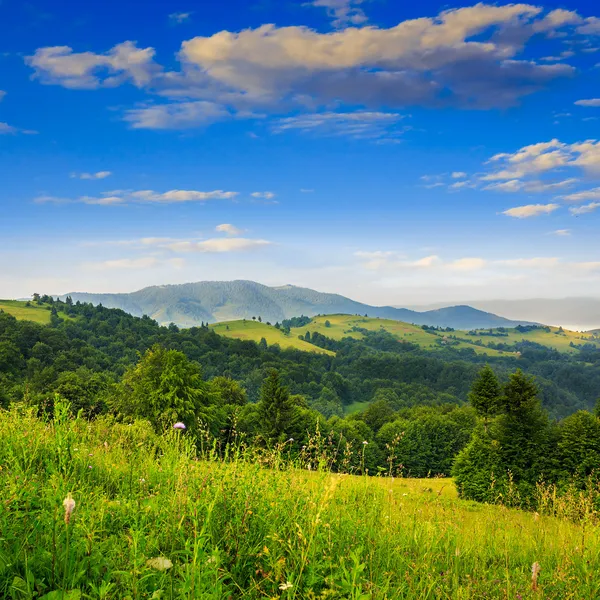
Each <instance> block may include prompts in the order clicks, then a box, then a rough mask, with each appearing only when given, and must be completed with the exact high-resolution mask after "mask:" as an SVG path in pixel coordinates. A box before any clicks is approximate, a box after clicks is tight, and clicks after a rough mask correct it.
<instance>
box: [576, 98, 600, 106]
mask: <svg viewBox="0 0 600 600" xmlns="http://www.w3.org/2000/svg"><path fill="white" fill-rule="evenodd" d="M575 104H577V106H587V107H593V108H598V107H600V98H589V99H588V100H577V102H575Z"/></svg>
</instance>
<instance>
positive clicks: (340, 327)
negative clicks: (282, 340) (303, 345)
mask: <svg viewBox="0 0 600 600" xmlns="http://www.w3.org/2000/svg"><path fill="white" fill-rule="evenodd" d="M327 321H329V324H330V326H329V327H326V325H325V323H326V322H327ZM354 327H357V328H360V329H367V330H369V331H380V330H384V331H387V332H388V333H391V334H392V335H394V336H395V337H396V338H397V339H399V340H403V341H406V342H411V343H413V344H417V345H418V346H420V347H421V348H424V349H426V350H441V349H444V348H445V347H446V346H445V345H443V344H440V341H442V340H443V339H444V335H445V334H443V333H442V334H440V333H439V332H428V331H425V330H424V329H422V328H421V327H419V326H418V325H411V324H410V323H403V322H401V321H393V320H391V319H377V318H372V317H358V316H352V315H325V316H320V317H314V318H313V320H312V322H311V323H309V324H308V325H306V326H305V327H301V328H298V329H292V334H296V335H306V332H307V331H310V332H311V333H315V332H316V333H321V334H322V335H324V336H326V337H329V338H332V339H334V340H341V339H342V338H344V337H351V338H355V339H362V338H363V337H364V335H363V334H362V333H360V332H357V331H352V329H353V328H354ZM451 347H452V348H458V349H464V348H472V349H473V350H474V351H475V352H476V353H477V354H487V355H488V356H511V353H509V352H499V351H498V350H492V349H490V348H481V347H479V346H474V345H473V344H469V343H467V342H460V343H459V344H458V345H456V346H451Z"/></svg>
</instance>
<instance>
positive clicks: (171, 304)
mask: <svg viewBox="0 0 600 600" xmlns="http://www.w3.org/2000/svg"><path fill="white" fill-rule="evenodd" d="M68 295H69V296H71V297H72V298H73V300H74V301H80V302H91V303H92V304H96V305H97V304H102V305H103V306H106V307H108V308H120V309H122V310H124V311H126V312H128V313H130V314H132V315H135V316H140V317H141V316H143V315H148V316H150V317H152V318H153V319H156V320H157V321H158V322H159V323H161V324H168V323H171V322H172V323H175V324H176V325H178V326H180V327H192V326H195V325H200V323H202V322H207V323H218V322H222V321H235V320H239V319H252V317H258V316H260V317H262V319H263V321H270V322H272V323H276V322H277V321H282V320H284V319H288V318H291V317H296V316H300V315H307V316H309V317H312V316H315V315H319V314H347V315H368V316H370V317H379V318H382V319H392V320H395V321H404V322H406V323H415V324H417V325H432V326H438V327H453V328H455V329H472V328H488V327H513V326H515V325H517V324H519V323H521V321H511V320H508V319H505V318H503V317H499V316H497V315H494V314H491V313H486V312H483V311H480V310H476V309H474V308H471V307H469V306H454V307H447V308H443V309H438V310H431V311H425V312H416V311H413V310H408V309H405V308H394V307H391V306H370V305H368V304H363V303H361V302H356V301H354V300H351V299H349V298H345V297H344V296H340V295H338V294H325V293H321V292H317V291H315V290H311V289H308V288H301V287H296V286H293V285H286V286H283V287H268V286H265V285H262V284H260V283H256V282H254V281H228V282H222V281H203V282H198V283H186V284H181V285H165V286H154V287H148V288H144V289H143V290H139V291H137V292H132V293H129V294H87V293H79V292H73V293H70V294H68ZM64 297H65V296H62V298H64Z"/></svg>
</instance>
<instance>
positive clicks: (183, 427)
mask: <svg viewBox="0 0 600 600" xmlns="http://www.w3.org/2000/svg"><path fill="white" fill-rule="evenodd" d="M173 429H180V430H181V431H183V430H184V429H187V427H186V426H185V425H184V424H183V423H182V422H181V421H179V422H178V423H175V425H173Z"/></svg>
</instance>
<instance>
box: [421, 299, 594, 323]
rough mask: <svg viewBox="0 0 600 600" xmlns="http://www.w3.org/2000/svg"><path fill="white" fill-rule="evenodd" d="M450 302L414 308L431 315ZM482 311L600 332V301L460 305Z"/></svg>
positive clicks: (559, 300) (510, 302)
mask: <svg viewBox="0 0 600 600" xmlns="http://www.w3.org/2000/svg"><path fill="white" fill-rule="evenodd" d="M450 304H451V303H448V302H436V303H432V304H429V305H422V306H411V307H410V308H411V309H412V310H416V311H419V312H421V311H428V310H432V309H438V308H443V307H445V306H449V305H450ZM460 304H468V305H469V306H472V307H473V308H477V309H478V310H483V311H486V312H491V313H494V314H501V315H504V316H505V317H506V318H507V319H515V318H518V319H527V320H535V321H540V322H542V323H544V324H545V325H554V326H555V327H559V326H562V327H564V328H565V329H571V330H575V331H592V330H598V329H600V298H585V297H571V298H530V299H525V300H473V301H465V302H460Z"/></svg>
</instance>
